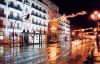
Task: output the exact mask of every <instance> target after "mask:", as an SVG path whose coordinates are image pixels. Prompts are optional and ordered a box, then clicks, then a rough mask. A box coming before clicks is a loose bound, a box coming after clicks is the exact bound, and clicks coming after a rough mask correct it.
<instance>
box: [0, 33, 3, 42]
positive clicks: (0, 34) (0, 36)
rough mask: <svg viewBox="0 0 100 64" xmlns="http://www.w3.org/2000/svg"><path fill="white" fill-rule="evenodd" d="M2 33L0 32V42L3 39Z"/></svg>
mask: <svg viewBox="0 0 100 64" xmlns="http://www.w3.org/2000/svg"><path fill="white" fill-rule="evenodd" d="M3 36H4V33H3V32H0V40H3V39H4V37H3Z"/></svg>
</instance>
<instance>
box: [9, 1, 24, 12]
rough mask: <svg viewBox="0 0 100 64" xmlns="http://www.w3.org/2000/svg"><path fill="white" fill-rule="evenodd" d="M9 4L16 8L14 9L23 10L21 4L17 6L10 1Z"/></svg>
mask: <svg viewBox="0 0 100 64" xmlns="http://www.w3.org/2000/svg"><path fill="white" fill-rule="evenodd" d="M8 6H9V7H12V8H14V9H17V10H20V11H22V9H21V7H20V5H17V6H15V5H14V3H13V2H10V3H9V5H8Z"/></svg>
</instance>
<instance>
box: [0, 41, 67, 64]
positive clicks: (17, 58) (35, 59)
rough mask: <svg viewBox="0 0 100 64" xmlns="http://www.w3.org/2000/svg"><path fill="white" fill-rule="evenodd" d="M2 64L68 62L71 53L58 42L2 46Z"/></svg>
mask: <svg viewBox="0 0 100 64" xmlns="http://www.w3.org/2000/svg"><path fill="white" fill-rule="evenodd" d="M1 47H2V48H3V49H2V51H3V52H1V53H0V64H66V63H67V60H68V56H69V53H68V51H67V49H66V48H63V47H61V46H60V45H59V44H58V43H55V44H48V45H46V46H45V45H44V46H42V47H39V45H35V46H34V47H33V46H32V45H30V46H24V47H14V48H11V47H10V46H9V45H4V46H1Z"/></svg>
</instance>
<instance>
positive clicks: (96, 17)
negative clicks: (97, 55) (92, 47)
mask: <svg viewBox="0 0 100 64" xmlns="http://www.w3.org/2000/svg"><path fill="white" fill-rule="evenodd" d="M91 19H92V20H95V21H97V30H96V32H97V33H96V44H97V47H99V39H98V31H99V20H100V12H99V11H94V12H93V13H92V14H91Z"/></svg>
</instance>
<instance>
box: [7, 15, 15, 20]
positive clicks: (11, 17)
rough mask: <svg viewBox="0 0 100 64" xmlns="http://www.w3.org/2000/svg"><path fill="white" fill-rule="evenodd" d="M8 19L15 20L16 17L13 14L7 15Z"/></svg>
mask: <svg viewBox="0 0 100 64" xmlns="http://www.w3.org/2000/svg"><path fill="white" fill-rule="evenodd" d="M8 19H14V20H16V18H15V17H14V16H13V15H9V16H8Z"/></svg>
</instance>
